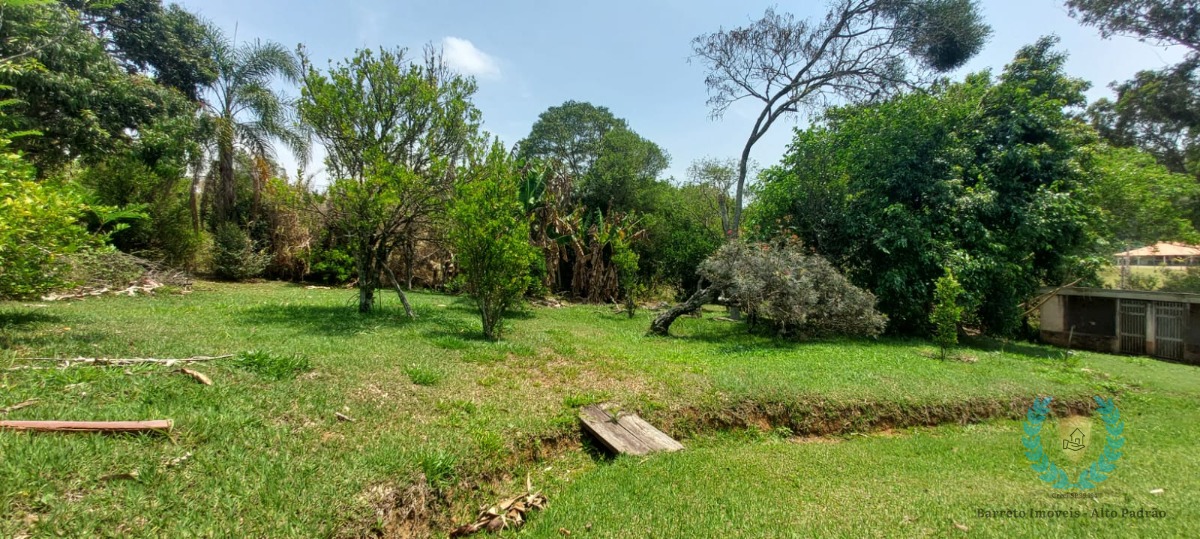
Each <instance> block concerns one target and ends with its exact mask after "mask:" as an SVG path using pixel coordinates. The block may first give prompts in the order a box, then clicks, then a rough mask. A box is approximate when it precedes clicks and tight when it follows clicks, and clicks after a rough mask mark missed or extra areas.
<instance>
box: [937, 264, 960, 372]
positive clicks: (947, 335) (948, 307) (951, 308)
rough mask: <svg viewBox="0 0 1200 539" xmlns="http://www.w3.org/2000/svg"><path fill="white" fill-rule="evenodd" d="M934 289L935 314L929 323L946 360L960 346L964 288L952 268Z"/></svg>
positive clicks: (947, 269)
mask: <svg viewBox="0 0 1200 539" xmlns="http://www.w3.org/2000/svg"><path fill="white" fill-rule="evenodd" d="M934 287H935V288H934V292H933V312H932V313H930V314H929V322H930V323H931V324H933V328H934V333H933V342H935V343H937V345H938V347H939V348H941V350H942V359H946V356H947V354H948V353H949V351H950V350H951V349H952V348H954V346H955V345H957V344H958V324H959V323H960V322H962V317H963V308H962V306H961V305H959V303H958V300H959V298H960V297H962V294H963V288H962V285H960V284H958V279H956V278H955V277H954V272H953V271H951V270H950V268H946V274H945V275H943V276H941V277H939V278H938V280H937V281H936V283H935V284H934Z"/></svg>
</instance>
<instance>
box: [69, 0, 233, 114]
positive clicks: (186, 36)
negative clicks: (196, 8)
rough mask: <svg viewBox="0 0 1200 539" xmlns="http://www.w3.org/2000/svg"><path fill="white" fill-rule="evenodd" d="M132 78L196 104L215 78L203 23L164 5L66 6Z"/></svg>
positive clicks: (77, 1)
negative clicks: (139, 76) (142, 76)
mask: <svg viewBox="0 0 1200 539" xmlns="http://www.w3.org/2000/svg"><path fill="white" fill-rule="evenodd" d="M62 3H63V4H65V5H67V6H69V7H71V8H72V9H74V10H76V12H77V13H79V17H80V19H81V20H82V21H83V23H84V24H85V25H86V26H87V27H88V28H90V29H91V30H92V32H93V33H94V34H95V35H96V36H97V37H99V38H100V39H101V40H103V42H104V43H105V44H106V46H107V47H106V48H107V49H108V51H109V53H110V54H111V55H112V56H113V57H114V58H116V59H117V60H118V61H120V62H121V64H122V65H123V66H125V67H126V69H128V70H129V71H130V72H131V73H132V72H138V73H146V74H149V75H151V76H153V77H154V80H156V81H157V82H158V83H159V84H162V85H164V86H167V87H170V88H175V89H177V90H179V91H180V92H182V93H183V94H184V95H186V96H187V97H188V98H189V99H191V100H193V101H195V100H198V99H199V98H200V90H201V89H202V88H204V87H205V86H207V85H209V84H211V83H212V82H213V81H214V79H215V78H216V75H217V73H216V64H215V62H214V59H213V54H212V50H211V49H210V48H209V47H210V45H211V43H210V41H209V40H208V39H207V38H206V35H205V34H206V32H207V30H206V29H205V26H204V21H203V20H201V19H200V18H199V17H197V16H196V15H195V14H193V13H191V12H189V11H187V10H185V9H183V8H182V7H180V6H178V5H176V4H171V5H170V6H164V5H163V3H162V0H119V1H111V0H109V1H99V2H98V1H95V0H66V1H64V2H62Z"/></svg>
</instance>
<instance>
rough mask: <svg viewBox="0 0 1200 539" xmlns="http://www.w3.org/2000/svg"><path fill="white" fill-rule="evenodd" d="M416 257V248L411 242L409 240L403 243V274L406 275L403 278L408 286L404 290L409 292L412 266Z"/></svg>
mask: <svg viewBox="0 0 1200 539" xmlns="http://www.w3.org/2000/svg"><path fill="white" fill-rule="evenodd" d="M416 257H417V247H416V246H415V245H413V241H412V240H409V241H406V242H404V272H405V273H406V274H407V275H405V276H404V277H405V280H406V281H407V284H408V286H407V287H406V288H408V289H409V290H410V291H411V290H412V289H413V288H412V283H413V266H414V265H416V260H415V259H416Z"/></svg>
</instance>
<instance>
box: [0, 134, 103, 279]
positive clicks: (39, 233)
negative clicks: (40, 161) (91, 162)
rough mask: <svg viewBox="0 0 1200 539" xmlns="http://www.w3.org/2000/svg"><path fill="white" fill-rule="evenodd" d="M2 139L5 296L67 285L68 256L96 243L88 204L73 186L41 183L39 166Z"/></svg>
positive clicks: (0, 235)
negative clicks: (88, 219) (88, 218)
mask: <svg viewBox="0 0 1200 539" xmlns="http://www.w3.org/2000/svg"><path fill="white" fill-rule="evenodd" d="M8 144H9V143H8V140H7V139H2V138H0V299H4V298H26V297H32V296H36V295H38V294H40V293H42V292H45V291H47V290H50V289H53V288H56V287H60V286H63V285H65V284H67V283H66V276H67V273H68V271H69V269H70V268H69V267H68V265H67V264H65V263H64V262H65V261H64V260H63V256H64V255H66V254H69V253H72V252H75V251H78V250H80V249H84V248H88V247H91V246H94V245H95V244H96V243H98V242H97V238H94V237H92V236H91V235H90V234H88V231H87V229H86V228H85V227H84V226H83V224H82V222H81V221H80V219H81V218H82V217H83V216H84V214H85V211H86V210H87V208H88V207H87V205H86V204H85V203H84V201H83V198H82V197H81V196H80V195H79V194H78V192H77V191H75V190H74V189H72V188H71V186H69V185H61V184H59V183H56V182H39V181H36V180H35V179H34V176H35V173H34V169H33V166H32V165H30V164H29V163H27V162H25V160H24V159H23V158H22V156H21V155H20V154H19V153H17V152H15V151H13V150H12V149H11V148H9V147H8Z"/></svg>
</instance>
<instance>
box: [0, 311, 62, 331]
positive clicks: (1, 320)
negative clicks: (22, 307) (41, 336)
mask: <svg viewBox="0 0 1200 539" xmlns="http://www.w3.org/2000/svg"><path fill="white" fill-rule="evenodd" d="M61 321H62V317H61V316H58V315H54V314H46V313H41V312H37V311H18V310H11V311H0V329H18V328H21V327H22V326H30V325H33V324H47V323H52V322H54V323H57V322H61Z"/></svg>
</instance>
